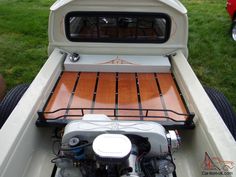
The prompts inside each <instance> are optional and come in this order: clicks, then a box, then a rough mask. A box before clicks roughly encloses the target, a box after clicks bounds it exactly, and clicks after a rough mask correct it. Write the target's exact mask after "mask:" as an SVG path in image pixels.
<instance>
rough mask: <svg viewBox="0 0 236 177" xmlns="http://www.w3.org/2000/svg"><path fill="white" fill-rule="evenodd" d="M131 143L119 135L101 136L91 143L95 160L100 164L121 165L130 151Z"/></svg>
mask: <svg viewBox="0 0 236 177" xmlns="http://www.w3.org/2000/svg"><path fill="white" fill-rule="evenodd" d="M131 147H132V144H131V141H130V140H129V138H127V137H126V136H124V135H121V134H101V135H99V136H97V137H96V138H95V139H94V141H93V151H94V153H95V155H96V159H97V160H98V161H99V162H102V163H105V164H106V163H121V162H123V161H125V160H126V159H127V158H128V157H129V154H130V151H131Z"/></svg>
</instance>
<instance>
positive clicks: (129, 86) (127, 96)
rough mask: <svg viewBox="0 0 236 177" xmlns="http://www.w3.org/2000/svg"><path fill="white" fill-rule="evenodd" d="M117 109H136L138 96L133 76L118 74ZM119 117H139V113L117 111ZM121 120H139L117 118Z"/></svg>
mask: <svg viewBox="0 0 236 177" xmlns="http://www.w3.org/2000/svg"><path fill="white" fill-rule="evenodd" d="M118 77H119V78H118V108H133V109H138V108H139V105H138V94H137V86H136V78H135V74H129V73H119V75H118ZM118 114H119V115H122V116H125V115H133V116H139V115H140V113H139V111H125V110H121V111H118ZM119 119H120V120H122V119H134V120H136V119H139V118H125V117H124V118H122V117H121V118H119Z"/></svg>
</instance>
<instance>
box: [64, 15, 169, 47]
mask: <svg viewBox="0 0 236 177" xmlns="http://www.w3.org/2000/svg"><path fill="white" fill-rule="evenodd" d="M170 26H171V21H170V18H169V16H168V15H166V14H162V13H154V14H153V13H150V14H149V13H148V14H147V13H110V12H103V13H102V12H71V13H69V14H67V15H66V18H65V29H66V36H67V38H68V39H69V40H70V41H74V42H125V43H164V42H166V41H167V40H168V39H169V35H170Z"/></svg>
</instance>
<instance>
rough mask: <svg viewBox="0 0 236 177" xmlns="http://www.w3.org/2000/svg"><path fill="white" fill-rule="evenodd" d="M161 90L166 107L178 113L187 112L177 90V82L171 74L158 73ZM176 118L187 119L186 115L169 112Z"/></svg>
mask: <svg viewBox="0 0 236 177" xmlns="http://www.w3.org/2000/svg"><path fill="white" fill-rule="evenodd" d="M157 78H158V82H159V84H160V88H161V92H162V94H163V98H164V102H165V105H166V109H170V110H174V111H176V112H178V113H182V114H186V109H185V106H184V104H183V101H182V99H181V96H180V95H179V92H178V90H177V87H176V84H175V82H174V80H173V77H172V75H171V74H157ZM168 115H169V116H170V117H171V118H174V119H175V120H186V117H184V116H179V115H176V114H173V113H168Z"/></svg>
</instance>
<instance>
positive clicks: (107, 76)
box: [44, 72, 187, 121]
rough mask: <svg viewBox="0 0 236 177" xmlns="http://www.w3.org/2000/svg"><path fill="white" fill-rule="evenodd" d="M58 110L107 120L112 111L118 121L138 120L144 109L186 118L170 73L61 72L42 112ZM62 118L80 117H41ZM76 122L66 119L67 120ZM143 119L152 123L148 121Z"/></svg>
mask: <svg viewBox="0 0 236 177" xmlns="http://www.w3.org/2000/svg"><path fill="white" fill-rule="evenodd" d="M61 108H89V109H87V110H84V113H85V114H91V113H92V114H106V115H108V116H109V115H114V110H113V109H117V112H116V115H119V116H121V117H119V120H140V115H145V114H146V112H145V111H144V110H145V109H161V110H163V109H165V110H166V109H168V110H173V111H175V112H178V113H180V114H187V111H186V107H185V104H184V102H183V100H182V98H181V96H180V93H179V91H178V89H177V86H176V83H175V81H174V79H173V77H172V74H170V73H165V74H159V73H158V74H156V73H137V74H136V73H94V72H81V73H77V72H63V73H62V74H61V76H60V78H59V80H58V82H57V84H56V86H55V88H54V89H53V91H52V93H51V96H50V98H49V100H48V102H47V104H46V106H45V108H44V112H53V111H56V110H58V109H61ZM96 108H109V109H110V110H97V109H96ZM122 109H139V110H122ZM65 114H67V115H81V110H68V111H65V110H61V111H57V112H55V113H51V114H45V115H44V116H45V118H46V119H53V118H56V117H59V116H62V115H65ZM148 115H149V116H169V117H171V118H173V119H174V120H178V121H185V120H186V116H180V115H177V114H174V113H172V112H167V111H160V112H159V111H149V112H148ZM125 116H137V117H125ZM80 118H81V117H79V116H78V117H69V116H68V119H80ZM143 119H144V120H155V121H156V119H154V118H150V117H149V118H145V117H144V118H143ZM163 119H164V118H163ZM160 120H162V118H161V119H160Z"/></svg>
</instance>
